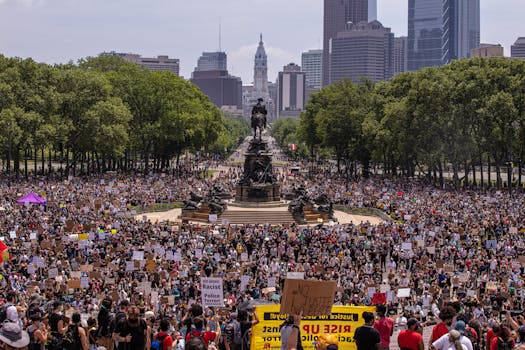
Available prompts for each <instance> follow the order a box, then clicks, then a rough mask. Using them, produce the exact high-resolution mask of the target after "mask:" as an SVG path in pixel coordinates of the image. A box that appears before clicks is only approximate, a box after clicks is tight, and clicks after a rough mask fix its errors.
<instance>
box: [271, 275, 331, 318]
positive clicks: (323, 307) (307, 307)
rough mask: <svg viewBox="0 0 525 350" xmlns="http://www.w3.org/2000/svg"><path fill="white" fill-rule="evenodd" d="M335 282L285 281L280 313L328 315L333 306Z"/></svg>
mask: <svg viewBox="0 0 525 350" xmlns="http://www.w3.org/2000/svg"><path fill="white" fill-rule="evenodd" d="M336 289H337V282H336V281H307V280H298V279H287V280H285V282H284V290H283V296H282V299H281V313H285V314H287V313H289V314H297V315H298V314H299V313H301V312H302V313H303V316H321V315H329V314H330V312H331V310H332V306H333V304H334V297H335V291H336Z"/></svg>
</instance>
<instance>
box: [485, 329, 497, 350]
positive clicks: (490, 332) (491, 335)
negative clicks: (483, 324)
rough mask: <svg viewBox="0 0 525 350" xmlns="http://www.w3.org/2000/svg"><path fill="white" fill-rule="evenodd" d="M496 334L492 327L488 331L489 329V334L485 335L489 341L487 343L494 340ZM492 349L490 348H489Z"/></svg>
mask: <svg viewBox="0 0 525 350" xmlns="http://www.w3.org/2000/svg"><path fill="white" fill-rule="evenodd" d="M495 336H496V335H495V334H494V331H493V330H492V328H490V329H489V330H488V331H487V335H486V336H485V340H486V341H487V344H490V343H491V341H492V338H494V337H495ZM489 350H490V349H489Z"/></svg>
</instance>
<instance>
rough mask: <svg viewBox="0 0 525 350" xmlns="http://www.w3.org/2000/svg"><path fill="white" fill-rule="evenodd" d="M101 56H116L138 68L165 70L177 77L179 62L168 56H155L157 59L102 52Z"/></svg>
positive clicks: (130, 54) (131, 54)
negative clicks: (136, 65)
mask: <svg viewBox="0 0 525 350" xmlns="http://www.w3.org/2000/svg"><path fill="white" fill-rule="evenodd" d="M100 55H101V56H118V57H122V58H123V59H124V60H126V61H128V62H131V63H135V64H138V65H139V66H142V67H145V68H148V69H150V70H166V71H170V72H173V73H175V74H177V75H179V71H180V60H179V59H178V58H169V57H168V56H162V55H161V56H157V58H149V57H141V56H140V55H137V54H133V53H121V52H115V51H111V52H103V53H101V54H100Z"/></svg>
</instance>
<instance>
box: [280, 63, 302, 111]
mask: <svg viewBox="0 0 525 350" xmlns="http://www.w3.org/2000/svg"><path fill="white" fill-rule="evenodd" d="M305 92H306V74H305V73H304V72H302V71H301V67H300V66H298V65H296V64H295V63H290V64H288V65H286V66H284V67H283V71H282V72H279V76H278V78H277V117H278V118H280V117H283V116H289V117H295V116H299V114H300V113H301V112H302V111H303V110H304V105H305V100H306V96H305Z"/></svg>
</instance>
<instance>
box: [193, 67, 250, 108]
mask: <svg viewBox="0 0 525 350" xmlns="http://www.w3.org/2000/svg"><path fill="white" fill-rule="evenodd" d="M190 82H192V83H193V84H195V85H197V86H198V87H199V89H200V90H201V91H202V93H203V94H205V95H207V96H208V97H209V98H210V101H211V102H212V103H213V104H214V105H216V106H217V107H219V108H222V109H227V110H230V111H231V110H232V109H237V110H242V80H241V78H239V77H234V76H232V75H230V74H228V71H227V70H209V71H193V73H192V76H191V79H190Z"/></svg>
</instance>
